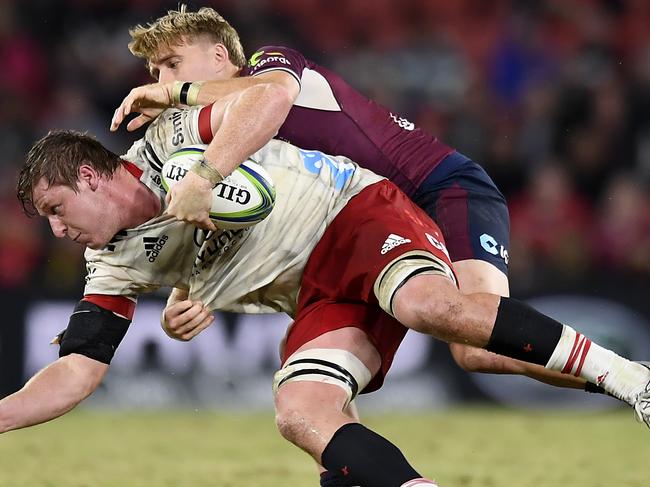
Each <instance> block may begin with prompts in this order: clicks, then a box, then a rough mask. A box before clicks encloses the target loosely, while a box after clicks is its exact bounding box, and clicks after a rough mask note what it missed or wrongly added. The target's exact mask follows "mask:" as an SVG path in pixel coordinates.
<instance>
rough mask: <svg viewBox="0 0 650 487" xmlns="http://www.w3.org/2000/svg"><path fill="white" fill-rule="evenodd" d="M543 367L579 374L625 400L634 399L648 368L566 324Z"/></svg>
mask: <svg viewBox="0 0 650 487" xmlns="http://www.w3.org/2000/svg"><path fill="white" fill-rule="evenodd" d="M546 368H547V369H551V370H559V371H560V372H563V373H565V374H572V375H575V376H576V377H582V378H583V379H586V380H588V381H589V382H592V383H593V384H596V385H597V386H600V387H602V388H603V389H605V390H606V391H607V392H608V393H610V394H611V395H613V396H615V397H617V398H619V399H621V400H623V401H625V402H627V403H628V404H633V403H634V401H635V400H636V397H637V395H638V394H639V392H641V391H642V390H643V389H644V388H645V386H646V385H647V384H648V381H649V380H650V370H648V369H647V368H646V367H644V366H643V365H641V364H638V363H636V362H632V361H631V360H627V359H625V358H623V357H621V356H619V355H617V354H615V353H614V352H612V351H611V350H607V349H606V348H603V347H601V346H600V345H598V344H597V343H594V342H592V341H591V340H589V339H588V338H587V337H585V336H584V335H582V334H580V333H578V332H577V331H575V330H574V329H573V328H571V327H570V326H567V325H564V328H563V330H562V335H561V336H560V341H559V342H558V344H557V346H556V347H555V350H554V351H553V354H552V355H551V358H550V359H549V361H548V363H547V364H546Z"/></svg>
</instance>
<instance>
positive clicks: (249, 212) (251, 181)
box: [162, 146, 275, 230]
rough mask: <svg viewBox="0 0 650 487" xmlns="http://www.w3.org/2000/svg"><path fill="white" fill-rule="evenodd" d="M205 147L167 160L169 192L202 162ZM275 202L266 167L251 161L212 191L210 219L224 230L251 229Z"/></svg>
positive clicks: (186, 150) (184, 150) (180, 152)
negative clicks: (193, 166)
mask: <svg viewBox="0 0 650 487" xmlns="http://www.w3.org/2000/svg"><path fill="white" fill-rule="evenodd" d="M205 147H206V146H192V147H184V148H182V149H179V150H177V151H176V152H174V153H173V154H172V155H171V156H170V157H169V159H167V161H166V162H165V164H164V165H163V168H162V184H163V187H164V188H165V191H167V192H169V189H170V188H171V187H172V186H173V185H174V184H176V183H177V182H178V181H180V180H181V179H183V178H184V177H185V175H186V174H187V172H188V171H189V170H190V168H191V167H192V165H193V164H194V163H196V162H197V161H199V160H201V158H202V157H203V151H204V150H205ZM274 203H275V187H274V186H273V181H272V180H271V177H270V176H269V174H268V172H266V170H265V169H264V168H263V167H262V166H260V165H259V164H257V163H255V162H253V161H252V160H250V159H248V160H246V161H244V162H243V163H242V164H241V165H240V166H239V167H238V168H237V169H235V170H234V171H233V172H232V173H231V174H230V175H228V177H226V178H225V179H224V180H223V181H222V182H221V183H219V184H218V185H217V186H215V188H214V189H213V190H212V207H211V208H210V218H211V219H212V221H214V224H215V225H216V226H217V227H218V228H221V229H225V230H237V229H240V228H247V227H250V226H252V225H255V224H256V223H259V222H261V221H262V220H264V218H266V217H267V216H268V215H269V213H271V210H273V205H274Z"/></svg>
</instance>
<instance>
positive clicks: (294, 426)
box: [275, 398, 311, 445]
mask: <svg viewBox="0 0 650 487" xmlns="http://www.w3.org/2000/svg"><path fill="white" fill-rule="evenodd" d="M307 412H308V411H304V410H302V409H301V408H300V407H297V405H296V404H293V405H292V401H290V400H287V401H279V400H278V399H277V398H276V408H275V426H276V428H277V429H278V431H279V432H280V434H281V435H282V437H283V438H284V439H286V440H287V441H290V442H291V443H293V444H296V445H300V441H301V438H302V437H303V436H304V434H305V433H306V432H307V431H308V430H309V429H310V425H311V418H310V417H309V415H308V414H306V413H307Z"/></svg>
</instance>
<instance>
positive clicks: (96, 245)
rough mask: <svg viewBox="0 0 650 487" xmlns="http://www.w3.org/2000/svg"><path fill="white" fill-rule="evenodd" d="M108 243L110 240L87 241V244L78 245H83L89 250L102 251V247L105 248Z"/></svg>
mask: <svg viewBox="0 0 650 487" xmlns="http://www.w3.org/2000/svg"><path fill="white" fill-rule="evenodd" d="M109 241H110V240H106V241H104V240H101V241H98V240H89V241H88V242H80V243H82V244H84V245H85V246H86V247H87V248H89V249H92V250H101V249H103V248H104V247H106V246H107V245H108V242H109Z"/></svg>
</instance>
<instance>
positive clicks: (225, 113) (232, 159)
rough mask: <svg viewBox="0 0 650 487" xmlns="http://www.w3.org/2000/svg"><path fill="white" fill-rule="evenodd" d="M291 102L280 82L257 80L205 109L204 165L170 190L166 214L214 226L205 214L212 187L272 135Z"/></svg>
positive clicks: (208, 206)
mask: <svg viewBox="0 0 650 487" xmlns="http://www.w3.org/2000/svg"><path fill="white" fill-rule="evenodd" d="M292 103H293V100H292V98H291V96H290V94H289V93H288V92H287V90H286V89H284V88H283V87H282V86H279V85H277V84H273V83H258V84H255V85H253V86H251V87H250V88H247V89H245V90H242V91H239V92H236V93H233V94H231V95H228V96H227V97H225V98H223V99H221V100H220V101H218V102H216V103H214V104H213V105H212V106H211V107H206V108H204V110H210V131H211V132H212V134H213V135H212V140H211V141H210V142H209V145H208V147H207V149H206V150H205V152H204V153H203V156H204V158H205V161H204V167H203V165H202V167H201V170H202V172H201V173H200V174H199V173H198V172H196V171H195V170H194V169H193V170H192V171H190V172H189V173H188V174H187V175H186V176H185V177H184V178H183V179H182V180H181V181H179V182H178V184H176V185H174V187H173V188H171V190H170V191H169V193H168V194H167V198H168V207H167V213H168V214H170V215H172V216H174V217H176V218H177V219H179V220H183V221H186V222H188V223H191V224H193V225H196V226H198V227H200V228H203V229H204V230H212V231H214V230H216V227H215V225H214V223H213V222H212V221H211V220H210V217H209V209H210V202H211V197H212V188H213V187H214V186H215V185H216V184H217V183H218V182H219V181H220V180H221V179H223V177H226V176H228V175H229V174H230V173H231V172H233V171H234V170H235V169H236V168H237V166H239V165H240V164H241V163H242V162H243V161H245V160H246V159H247V158H248V157H249V156H250V155H251V154H253V153H255V152H257V151H258V150H259V149H261V148H262V147H263V146H264V145H265V144H266V143H267V142H268V141H269V140H270V139H271V138H272V137H273V136H274V135H275V134H276V133H277V131H278V129H279V128H280V126H281V125H282V123H283V122H284V119H285V118H286V116H287V114H288V113H289V110H290V109H291V105H292ZM204 141H207V140H206V138H205V137H204Z"/></svg>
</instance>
